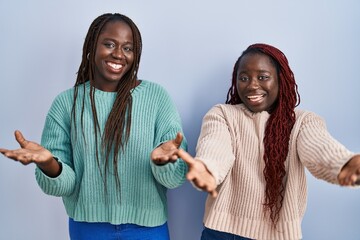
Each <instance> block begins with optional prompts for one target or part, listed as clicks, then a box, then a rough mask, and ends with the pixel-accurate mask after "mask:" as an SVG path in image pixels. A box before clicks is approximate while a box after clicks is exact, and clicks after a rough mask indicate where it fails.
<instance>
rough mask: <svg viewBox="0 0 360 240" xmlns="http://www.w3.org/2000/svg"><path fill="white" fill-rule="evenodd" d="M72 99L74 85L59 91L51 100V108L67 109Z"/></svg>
mask: <svg viewBox="0 0 360 240" xmlns="http://www.w3.org/2000/svg"><path fill="white" fill-rule="evenodd" d="M73 101H74V87H72V88H69V89H67V90H64V91H62V92H60V93H59V94H58V95H57V96H56V97H55V98H54V100H53V102H52V105H51V110H53V111H54V110H60V109H67V108H69V107H71V106H72V103H73Z"/></svg>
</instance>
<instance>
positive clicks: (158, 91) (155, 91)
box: [132, 80, 171, 101]
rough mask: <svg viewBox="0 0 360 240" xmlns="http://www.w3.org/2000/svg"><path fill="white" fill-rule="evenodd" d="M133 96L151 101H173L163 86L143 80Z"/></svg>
mask: <svg viewBox="0 0 360 240" xmlns="http://www.w3.org/2000/svg"><path fill="white" fill-rule="evenodd" d="M132 96H133V97H140V98H145V99H146V100H151V101H156V100H158V101H170V100H171V97H170V95H169V93H168V91H167V90H166V89H165V88H164V87H163V86H162V85H160V84H159V83H155V82H151V81H148V80H141V84H140V85H139V86H137V87H136V88H135V89H134V91H133V93H132Z"/></svg>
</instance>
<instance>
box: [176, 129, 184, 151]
mask: <svg viewBox="0 0 360 240" xmlns="http://www.w3.org/2000/svg"><path fill="white" fill-rule="evenodd" d="M182 140H183V135H182V134H181V132H178V133H177V134H176V138H175V140H174V142H175V145H176V146H177V147H179V146H180V145H181V142H182Z"/></svg>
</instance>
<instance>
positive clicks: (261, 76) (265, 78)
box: [258, 75, 270, 81]
mask: <svg viewBox="0 0 360 240" xmlns="http://www.w3.org/2000/svg"><path fill="white" fill-rule="evenodd" d="M269 78H270V77H269V76H267V75H260V76H259V77H258V79H259V80H261V81H265V80H268V79H269Z"/></svg>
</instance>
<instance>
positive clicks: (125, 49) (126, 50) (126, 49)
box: [123, 46, 133, 52]
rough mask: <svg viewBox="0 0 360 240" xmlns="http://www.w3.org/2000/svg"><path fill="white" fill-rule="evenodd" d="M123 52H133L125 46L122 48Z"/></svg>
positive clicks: (131, 48)
mask: <svg viewBox="0 0 360 240" xmlns="http://www.w3.org/2000/svg"><path fill="white" fill-rule="evenodd" d="M123 49H124V51H125V52H132V51H133V47H129V46H126V47H124V48H123Z"/></svg>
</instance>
